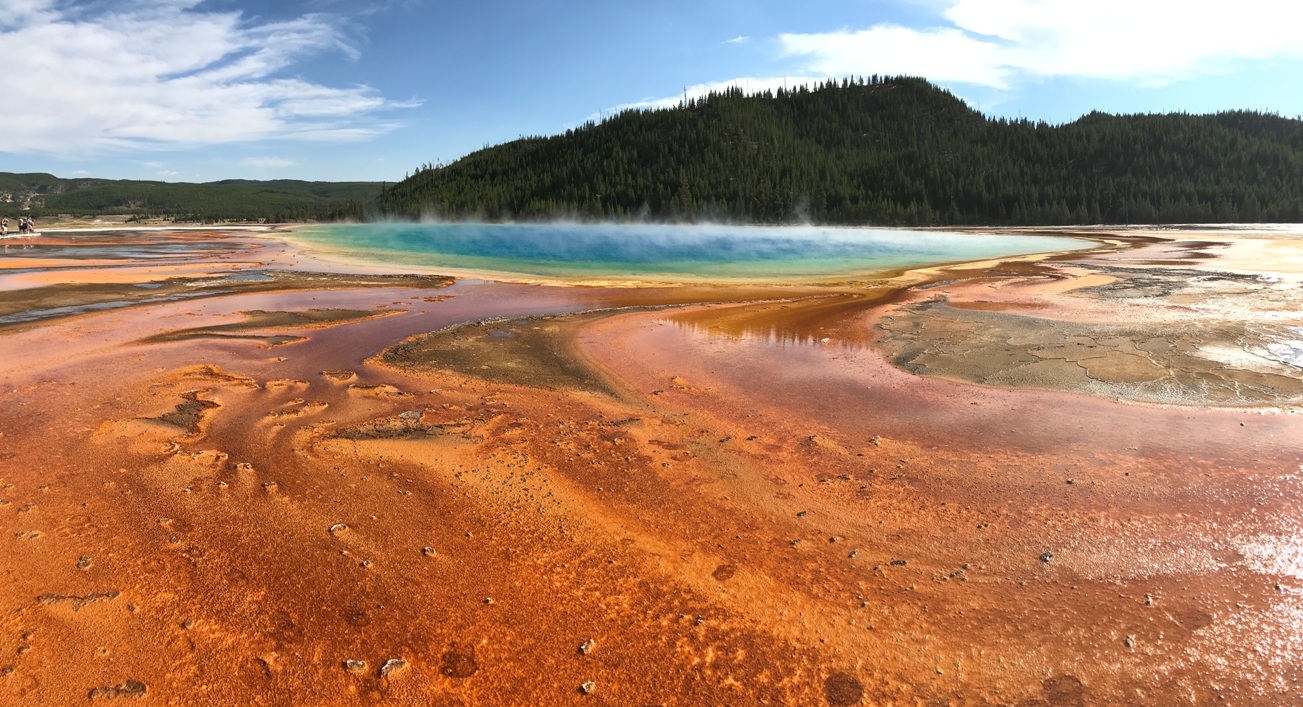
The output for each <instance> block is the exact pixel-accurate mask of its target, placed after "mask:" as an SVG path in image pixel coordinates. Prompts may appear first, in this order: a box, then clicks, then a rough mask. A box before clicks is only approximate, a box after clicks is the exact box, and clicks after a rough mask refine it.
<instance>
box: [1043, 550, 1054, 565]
mask: <svg viewBox="0 0 1303 707" xmlns="http://www.w3.org/2000/svg"><path fill="white" fill-rule="evenodd" d="M1053 559H1054V553H1052V552H1042V553H1041V562H1044V563H1045V564H1049V563H1050V560H1053Z"/></svg>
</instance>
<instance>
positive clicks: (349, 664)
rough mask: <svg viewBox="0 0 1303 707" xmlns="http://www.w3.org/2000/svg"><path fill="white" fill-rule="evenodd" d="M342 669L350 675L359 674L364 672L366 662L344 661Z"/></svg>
mask: <svg viewBox="0 0 1303 707" xmlns="http://www.w3.org/2000/svg"><path fill="white" fill-rule="evenodd" d="M344 669H345V670H347V671H348V672H350V673H361V672H364V671H366V661H365V660H346V661H344Z"/></svg>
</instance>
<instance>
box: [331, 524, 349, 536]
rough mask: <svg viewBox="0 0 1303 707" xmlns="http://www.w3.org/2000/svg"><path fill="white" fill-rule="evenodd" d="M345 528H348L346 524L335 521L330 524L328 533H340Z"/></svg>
mask: <svg viewBox="0 0 1303 707" xmlns="http://www.w3.org/2000/svg"><path fill="white" fill-rule="evenodd" d="M345 530H348V526H347V525H344V524H343V523H336V524H334V525H332V526H330V534H331V535H339V534H340V533H342V532H344V531H345Z"/></svg>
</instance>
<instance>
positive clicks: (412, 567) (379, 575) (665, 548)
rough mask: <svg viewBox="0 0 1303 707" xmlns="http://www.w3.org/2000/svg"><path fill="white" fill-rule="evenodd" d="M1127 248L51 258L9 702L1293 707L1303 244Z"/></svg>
mask: <svg viewBox="0 0 1303 707" xmlns="http://www.w3.org/2000/svg"><path fill="white" fill-rule="evenodd" d="M1096 235H1097V237H1099V238H1101V239H1104V240H1107V241H1108V242H1109V243H1111V244H1112V245H1110V246H1109V247H1102V248H1099V249H1095V250H1092V251H1089V252H1078V253H1068V254H1060V255H1040V256H1029V257H1020V258H1006V259H997V260H992V261H988V262H982V263H967V264H956V265H949V266H938V267H935V268H925V269H919V270H915V271H911V272H908V273H893V274H891V276H890V277H887V276H881V275H875V276H874V277H871V278H865V279H863V280H861V279H848V280H847V281H846V282H843V283H841V284H840V285H829V284H828V283H798V284H788V285H782V286H777V285H765V284H752V285H748V286H736V285H734V286H723V285H719V284H712V285H691V286H678V287H665V286H659V285H658V286H647V284H646V283H635V284H632V285H631V284H630V283H621V285H622V286H619V287H612V286H594V283H584V284H587V285H589V286H585V287H578V286H566V287H556V286H541V285H539V284H536V283H535V284H520V283H509V282H493V281H490V280H489V279H488V278H487V277H468V278H461V279H458V280H457V281H456V282H451V281H449V280H447V279H443V278H438V277H431V276H411V277H401V276H395V277H383V276H382V275H383V273H379V272H376V271H374V270H372V269H370V268H350V267H347V266H345V265H343V264H332V263H328V262H323V261H321V260H319V259H317V258H315V257H314V256H313V254H312V253H310V252H307V251H305V250H303V249H302V248H300V247H297V246H295V245H293V244H287V243H285V242H283V241H280V240H275V239H268V238H266V237H265V235H264V234H261V233H257V232H250V231H233V230H232V229H227V228H220V229H212V230H209V231H195V232H180V231H175V230H165V231H157V232H141V231H136V232H134V233H127V234H112V235H111V237H110V235H108V234H104V235H102V236H101V237H96V236H78V237H76V238H66V239H62V240H61V236H60V235H59V234H46V235H43V236H42V237H41V238H40V239H39V240H38V241H37V243H35V244H34V246H35V247H34V248H32V249H30V250H29V251H28V254H22V255H17V254H14V253H12V252H11V253H10V254H9V257H10V258H11V259H12V260H13V261H17V260H20V259H23V258H26V259H27V261H26V262H25V263H21V264H18V265H13V263H11V262H5V263H4V264H5V265H6V268H5V269H0V316H13V317H17V318H16V319H15V320H14V321H15V322H20V321H21V323H17V324H10V325H8V326H0V339H3V341H4V343H3V346H4V351H5V352H6V354H5V356H3V357H0V543H3V544H4V545H5V548H4V552H3V554H2V555H0V557H3V558H4V559H3V560H0V573H3V575H4V577H5V581H4V582H3V583H0V702H5V703H10V702H12V703H15V704H17V703H23V704H27V703H31V704H51V705H54V704H72V703H76V702H81V701H85V700H87V697H88V695H89V696H92V699H93V700H94V701H99V700H100V699H101V698H103V697H104V696H107V695H116V696H119V697H122V698H123V699H125V700H129V701H134V699H136V698H138V699H139V700H140V702H141V703H142V704H144V703H147V702H150V701H162V702H176V703H185V704H214V705H216V704H231V703H232V702H239V703H247V704H272V705H278V704H313V705H318V704H319V705H334V704H372V703H375V702H377V701H385V702H392V703H395V704H412V705H417V704H468V705H469V704H477V705H478V704H484V705H495V704H502V705H512V704H541V705H551V704H558V705H559V704H573V703H575V702H576V701H584V702H592V703H594V704H635V705H636V704H684V705H687V704H763V703H769V704H828V705H857V704H887V703H896V704H901V703H918V702H923V703H934V702H937V703H939V702H947V703H960V704H966V703H995V704H1028V705H1032V704H1051V705H1057V704H1065V705H1066V704H1122V703H1130V704H1205V703H1210V702H1215V701H1219V700H1225V701H1227V702H1230V703H1235V704H1254V703H1257V704H1282V703H1290V702H1292V701H1296V700H1298V699H1300V692H1299V686H1298V681H1299V680H1300V679H1303V671H1301V669H1300V668H1299V666H1301V665H1303V628H1300V625H1299V623H1298V622H1297V621H1296V620H1295V618H1294V617H1295V615H1296V614H1297V610H1298V597H1299V593H1300V592H1303V579H1301V578H1303V564H1301V563H1300V562H1299V561H1298V558H1299V557H1300V551H1299V548H1300V546H1301V545H1300V543H1303V540H1300V539H1301V538H1303V528H1301V527H1300V524H1299V521H1298V519H1297V517H1296V516H1297V514H1296V513H1295V510H1296V508H1297V505H1298V503H1299V501H1300V500H1301V499H1303V486H1300V483H1299V473H1300V472H1299V468H1300V467H1299V463H1300V462H1299V459H1300V457H1303V414H1300V411H1303V374H1301V373H1300V365H1303V358H1299V359H1298V362H1291V361H1293V359H1292V358H1291V357H1292V356H1293V355H1294V353H1292V352H1293V349H1291V348H1290V346H1292V343H1291V342H1295V341H1296V340H1303V290H1301V289H1300V282H1301V280H1300V275H1303V249H1301V248H1300V245H1303V242H1301V241H1299V240H1298V239H1295V238H1292V237H1288V238H1287V237H1276V238H1273V237H1270V234H1266V237H1259V236H1258V235H1254V237H1252V238H1250V237H1244V234H1242V233H1237V232H1230V233H1222V232H1214V231H1198V232H1190V233H1185V232H1182V233H1179V234H1169V233H1166V232H1163V233H1155V232H1151V231H1136V232H1121V231H1108V232H1102V231H1101V232H1099V233H1097V234H1096ZM109 246H112V247H109ZM79 248H81V249H82V250H79ZM10 265H13V266H12V267H9V266H10ZM480 275H487V274H485V273H480ZM565 284H568V285H577V284H580V283H576V282H569V283H565ZM611 284H613V283H606V285H611ZM662 284H663V283H662ZM133 298H134V299H133ZM599 310H600V311H599ZM34 311H35V312H36V313H37V315H39V316H36V317H35V318H32V319H28V320H22V319H21V318H22V317H23V316H28V315H31V313H32V312H34ZM584 313H587V314H584ZM429 332H440V333H439V334H436V335H434V336H426V335H427V334H428V333H429ZM1295 332H1297V335H1296V333H1295ZM1291 337H1293V338H1291ZM1298 345H1299V351H1298V355H1299V356H1300V357H1303V342H1299V343H1298ZM1264 647H1265V648H1264ZM589 683H591V685H590V687H589V688H588V689H587V691H588V692H590V693H591V694H587V695H584V694H582V693H583V692H584V689H583V688H581V686H583V685H585V684H589Z"/></svg>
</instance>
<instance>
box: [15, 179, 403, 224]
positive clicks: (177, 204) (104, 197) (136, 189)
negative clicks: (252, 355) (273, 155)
mask: <svg viewBox="0 0 1303 707" xmlns="http://www.w3.org/2000/svg"><path fill="white" fill-rule="evenodd" d="M382 186H383V185H382V184H380V183H379V182H303V181H297V180H288V179H284V180H275V181H251V180H239V179H232V180H226V181H221V182H208V183H203V184H188V183H172V182H154V181H139V180H130V179H122V180H113V179H90V178H76V179H62V178H59V177H56V176H54V175H51V174H44V173H29V174H13V173H9V172H0V215H4V216H8V217H10V218H11V219H12V218H13V217H14V216H17V215H19V214H28V213H30V214H32V215H33V216H36V217H38V218H41V217H45V216H48V215H55V214H67V215H72V216H99V215H104V214H130V215H133V216H141V217H148V216H166V217H172V218H177V219H182V220H189V221H220V220H235V221H257V220H266V221H269V222H284V221H329V220H339V219H346V218H361V217H362V214H363V211H364V209H365V208H366V206H367V205H368V204H370V203H371V202H372V201H373V200H374V199H375V198H376V195H378V194H379V193H380V190H381V188H382Z"/></svg>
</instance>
